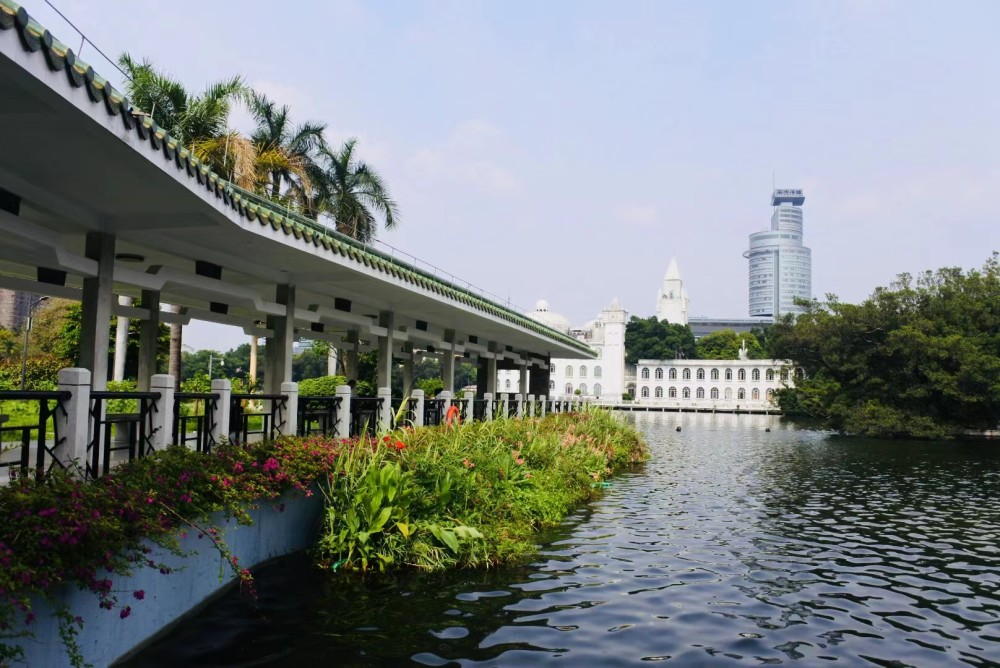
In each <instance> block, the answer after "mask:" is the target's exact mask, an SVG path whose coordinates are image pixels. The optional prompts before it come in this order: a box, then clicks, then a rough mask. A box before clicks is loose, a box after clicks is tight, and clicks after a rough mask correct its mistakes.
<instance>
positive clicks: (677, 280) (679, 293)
mask: <svg viewBox="0 0 1000 668" xmlns="http://www.w3.org/2000/svg"><path fill="white" fill-rule="evenodd" d="M689 304H690V300H689V299H688V296H687V292H685V291H684V281H683V280H681V272H680V270H679V269H678V268H677V260H676V259H675V258H670V265H669V266H668V267H667V274H666V276H664V277H663V284H662V285H661V286H660V293H659V295H658V296H657V299H656V317H657V318H658V319H660V320H666V321H667V322H669V323H670V324H671V325H686V324H688V306H689Z"/></svg>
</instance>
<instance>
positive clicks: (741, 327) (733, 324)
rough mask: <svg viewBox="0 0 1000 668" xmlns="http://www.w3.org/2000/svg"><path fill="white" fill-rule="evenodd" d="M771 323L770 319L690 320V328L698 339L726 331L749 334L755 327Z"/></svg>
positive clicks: (707, 318) (705, 318)
mask: <svg viewBox="0 0 1000 668" xmlns="http://www.w3.org/2000/svg"><path fill="white" fill-rule="evenodd" d="M771 322H772V320H771V319H770V318H710V317H704V318H688V326H690V327H691V333H692V334H694V338H696V339H700V338H701V337H703V336H707V335H708V334H712V333H713V332H721V331H723V330H726V329H731V330H733V331H734V332H749V331H750V330H752V329H753V328H754V327H766V326H767V325H770V324H771Z"/></svg>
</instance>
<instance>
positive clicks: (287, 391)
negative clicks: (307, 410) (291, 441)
mask: <svg viewBox="0 0 1000 668" xmlns="http://www.w3.org/2000/svg"><path fill="white" fill-rule="evenodd" d="M281 394H283V395H285V396H286V397H288V399H287V400H286V401H285V415H284V416H283V417H284V418H285V422H284V423H283V424H282V425H281V429H280V431H281V433H282V434H284V435H285V436H295V434H296V433H297V432H298V430H299V384H298V383H293V382H290V381H289V382H285V383H282V384H281Z"/></svg>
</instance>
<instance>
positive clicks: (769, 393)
mask: <svg viewBox="0 0 1000 668" xmlns="http://www.w3.org/2000/svg"><path fill="white" fill-rule="evenodd" d="M764 396H765V397H767V400H768V401H771V400H772V399H774V390H772V389H768V391H767V393H766V394H765V395H764Z"/></svg>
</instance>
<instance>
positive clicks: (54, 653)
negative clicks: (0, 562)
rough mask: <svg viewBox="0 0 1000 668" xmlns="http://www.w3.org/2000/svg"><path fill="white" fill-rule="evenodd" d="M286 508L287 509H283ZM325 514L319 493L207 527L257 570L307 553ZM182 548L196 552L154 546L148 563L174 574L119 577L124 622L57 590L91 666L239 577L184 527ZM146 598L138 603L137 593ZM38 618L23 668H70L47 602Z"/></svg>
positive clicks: (89, 598) (82, 595)
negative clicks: (127, 610) (79, 621)
mask: <svg viewBox="0 0 1000 668" xmlns="http://www.w3.org/2000/svg"><path fill="white" fill-rule="evenodd" d="M282 503H283V504H284V511H283V512H281V511H279V510H278V507H279V506H280V504H282ZM322 508H323V499H322V495H320V494H315V495H313V496H312V497H309V498H304V497H295V498H293V497H286V498H283V499H280V500H277V501H274V502H268V503H264V504H261V506H260V508H258V509H257V510H253V511H251V512H250V515H251V517H252V518H253V522H254V523H253V525H251V526H240V525H239V524H238V523H236V522H235V521H234V520H226V519H225V518H224V517H223V516H222V515H221V513H220V514H216V515H214V516H212V517H211V518H209V519H208V520H207V521H206V523H205V524H203V526H205V527H206V528H207V527H209V526H217V527H219V528H220V529H222V530H223V531H224V535H225V541H226V544H227V545H228V546H229V549H230V550H231V551H232V553H233V554H234V555H236V556H237V557H238V558H239V562H240V565H241V566H242V567H244V568H252V567H254V566H256V565H258V564H261V563H263V562H265V561H268V560H269V559H273V558H275V557H280V556H283V555H286V554H291V553H292V552H296V551H298V550H302V549H304V548H306V547H309V546H311V545H312V544H313V542H314V541H315V538H316V535H317V529H318V526H319V520H320V515H321V512H322ZM181 549H182V550H184V551H186V552H188V551H189V552H192V554H189V555H187V556H184V557H178V556H175V555H173V554H169V553H164V552H163V551H162V550H160V549H159V548H156V547H154V551H153V553H152V554H150V555H149V556H150V558H151V559H154V560H155V561H157V562H159V563H165V564H167V565H169V566H171V568H174V571H173V572H172V573H170V574H169V575H162V574H160V572H159V571H157V570H154V569H152V568H141V569H137V570H136V571H135V573H134V574H133V575H132V576H130V577H115V578H113V580H114V589H115V591H116V592H117V596H118V601H119V604H120V605H121V606H126V605H130V606H132V614H131V615H129V616H128V617H127V618H126V619H121V618H120V611H119V610H118V609H115V610H102V609H100V607H99V606H98V599H97V596H96V595H95V594H93V593H91V592H89V591H80V590H78V589H76V588H71V587H64V588H62V590H61V591H59V592H58V596H59V597H60V599H61V600H63V601H66V602H67V603H68V604H69V606H70V614H72V615H74V616H76V615H79V616H80V617H82V618H83V620H84V624H83V628H82V629H81V630H80V634H79V636H78V638H77V640H78V642H79V644H80V649H81V651H82V653H83V656H84V659H85V660H86V661H87V662H89V663H91V664H93V665H94V666H108V665H110V664H111V663H113V662H114V661H116V660H118V659H120V658H122V657H124V656H125V655H126V654H128V653H130V652H132V651H134V650H136V649H138V648H139V647H140V646H142V645H143V644H145V643H146V642H148V641H150V640H152V639H153V637H154V636H156V635H157V634H159V633H160V632H162V631H163V630H165V629H167V628H168V627H170V626H171V625H172V624H173V623H175V622H177V621H178V620H180V619H181V618H182V617H183V616H184V615H185V614H186V613H188V612H192V611H194V610H196V609H197V608H198V607H200V605H201V604H202V603H204V602H206V601H207V600H208V599H209V598H211V597H212V595H213V594H215V593H217V592H218V591H219V590H221V589H222V588H224V587H226V586H227V585H229V584H230V583H231V582H232V581H233V580H234V578H235V576H234V574H233V571H232V569H231V568H230V567H229V566H228V565H227V564H226V563H224V560H223V559H222V557H221V555H220V554H219V551H218V550H217V549H216V548H215V547H214V546H213V545H212V543H211V541H210V540H209V539H208V537H204V538H201V539H199V538H198V531H196V530H194V529H190V528H189V529H187V537H186V538H183V539H181ZM140 589H141V590H143V591H144V592H145V598H144V599H143V600H141V601H140V600H137V599H136V598H134V596H133V594H132V593H133V592H134V591H136V590H140ZM35 613H36V615H37V617H38V618H37V620H36V621H35V623H33V624H32V625H31V627H30V630H31V631H32V632H33V633H34V638H28V639H24V640H22V641H21V642H22V646H23V647H24V650H25V660H24V662H23V663H22V664H19V665H25V666H66V665H69V660H68V658H67V656H66V652H65V649H64V647H63V643H62V641H61V640H60V638H59V631H58V626H57V624H56V620H55V618H54V616H53V615H52V612H51V608H50V607H49V606H48V605H47V604H45V603H44V602H38V603H36V604H35Z"/></svg>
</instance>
